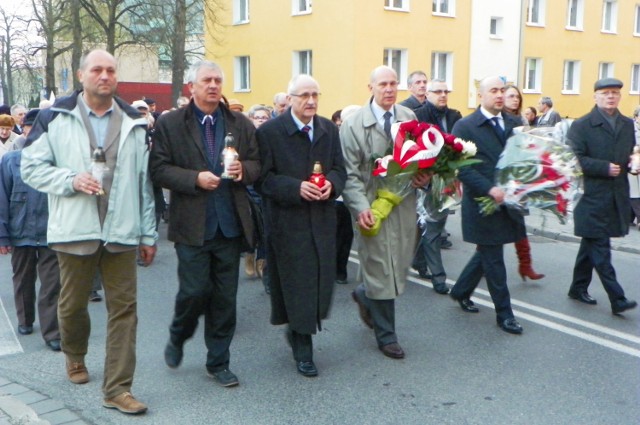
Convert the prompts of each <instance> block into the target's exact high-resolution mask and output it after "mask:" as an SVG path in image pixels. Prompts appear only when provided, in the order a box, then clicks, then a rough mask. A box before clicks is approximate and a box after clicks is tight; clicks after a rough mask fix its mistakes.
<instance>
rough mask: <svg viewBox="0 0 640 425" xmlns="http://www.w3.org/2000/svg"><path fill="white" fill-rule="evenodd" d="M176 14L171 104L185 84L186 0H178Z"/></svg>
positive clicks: (173, 103) (179, 94) (172, 48)
mask: <svg viewBox="0 0 640 425" xmlns="http://www.w3.org/2000/svg"><path fill="white" fill-rule="evenodd" d="M175 7H176V9H175V10H176V15H175V20H174V25H175V37H174V39H173V43H172V44H173V45H172V47H171V50H172V53H173V55H172V58H171V59H172V61H171V104H172V105H175V104H176V101H177V100H178V97H180V96H181V95H182V86H183V84H184V68H185V66H184V65H185V62H186V57H185V54H184V45H185V42H186V38H187V4H186V0H176V6H175Z"/></svg>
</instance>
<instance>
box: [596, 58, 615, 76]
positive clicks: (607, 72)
mask: <svg viewBox="0 0 640 425" xmlns="http://www.w3.org/2000/svg"><path fill="white" fill-rule="evenodd" d="M609 77H613V64H612V63H611V62H600V65H599V66H598V79H600V78H609Z"/></svg>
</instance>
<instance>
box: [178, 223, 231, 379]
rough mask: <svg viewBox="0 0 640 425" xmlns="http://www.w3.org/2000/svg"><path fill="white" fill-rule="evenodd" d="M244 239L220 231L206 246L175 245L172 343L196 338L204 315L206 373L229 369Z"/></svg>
mask: <svg viewBox="0 0 640 425" xmlns="http://www.w3.org/2000/svg"><path fill="white" fill-rule="evenodd" d="M241 247H242V238H241V237H237V238H225V237H224V236H223V235H222V233H220V232H218V233H217V234H216V236H215V237H214V238H213V239H210V240H208V241H205V243H204V245H203V246H189V245H183V244H178V243H177V244H176V245H175V249H176V254H177V255H178V280H179V282H180V287H179V289H178V294H177V295H176V303H175V313H174V316H173V321H172V323H171V327H170V328H169V331H170V335H171V342H172V343H173V344H175V345H178V346H182V345H183V344H184V342H185V341H186V340H187V339H189V338H191V337H192V336H193V333H194V332H195V330H196V327H197V326H198V320H199V318H200V315H201V314H204V341H205V344H206V346H207V351H208V352H207V370H208V371H209V372H212V373H214V372H219V371H221V370H223V369H227V368H228V367H229V358H230V354H229V346H230V345H231V340H232V339H233V334H234V332H235V329H236V295H237V292H238V274H239V266H240V251H241Z"/></svg>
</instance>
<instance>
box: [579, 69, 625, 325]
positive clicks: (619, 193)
mask: <svg viewBox="0 0 640 425" xmlns="http://www.w3.org/2000/svg"><path fill="white" fill-rule="evenodd" d="M621 88H622V81H620V80H617V79H615V78H603V79H600V80H598V81H596V83H595V85H594V91H595V94H594V99H595V102H596V105H595V107H594V108H593V109H592V110H591V112H589V113H588V114H586V115H585V116H583V117H581V118H579V119H577V120H576V121H575V122H574V123H573V125H572V126H571V128H570V129H569V132H568V133H567V138H568V139H569V141H570V143H571V144H572V147H573V150H574V152H575V154H576V156H577V157H578V160H579V161H580V166H581V167H582V171H583V173H584V195H583V196H582V198H580V201H579V202H578V205H577V206H576V209H575V212H574V217H575V234H576V236H581V237H582V240H581V241H580V250H579V251H578V255H577V257H576V263H575V266H574V268H573V281H572V282H571V287H570V288H569V294H568V295H569V297H570V298H573V299H575V300H578V301H580V302H583V303H585V304H592V305H593V304H596V300H595V299H593V298H592V297H591V296H590V295H589V293H588V292H587V290H588V288H589V283H591V277H592V273H593V269H594V268H595V269H596V272H597V273H598V276H599V277H600V280H601V281H602V285H603V286H604V289H605V290H606V291H607V295H608V296H609V301H610V302H611V311H612V312H613V314H619V313H622V312H623V311H626V310H629V309H632V308H634V307H636V305H637V303H636V302H635V301H631V300H627V299H626V298H625V296H624V290H623V289H622V286H620V284H619V283H618V280H617V279H616V271H615V270H614V268H613V265H612V264H611V241H610V238H611V237H621V236H624V235H626V234H627V233H629V212H630V211H631V206H630V201H629V181H628V180H627V172H628V171H629V156H630V155H631V152H632V150H633V146H634V144H635V140H634V134H633V121H632V120H631V119H630V118H627V117H625V116H623V115H622V114H621V113H620V111H619V110H618V104H619V103H620V97H621V92H620V89H621Z"/></svg>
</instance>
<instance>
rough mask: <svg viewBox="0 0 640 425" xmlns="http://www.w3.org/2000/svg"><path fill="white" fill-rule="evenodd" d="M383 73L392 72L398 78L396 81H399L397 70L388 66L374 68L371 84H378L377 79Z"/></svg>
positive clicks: (370, 77) (370, 79) (370, 75)
mask: <svg viewBox="0 0 640 425" xmlns="http://www.w3.org/2000/svg"><path fill="white" fill-rule="evenodd" d="M382 71H391V72H392V73H393V74H394V75H395V76H396V80H397V79H398V73H397V72H396V70H395V69H393V68H391V67H390V66H387V65H380V66H378V67H376V68H374V70H373V71H371V74H369V84H371V85H373V84H374V83H375V82H376V78H378V74H379V73H380V72H382Z"/></svg>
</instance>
